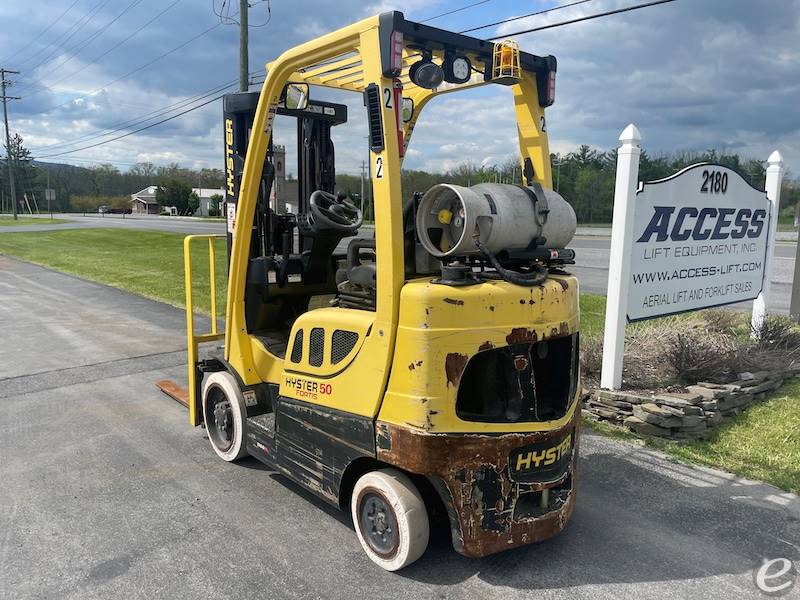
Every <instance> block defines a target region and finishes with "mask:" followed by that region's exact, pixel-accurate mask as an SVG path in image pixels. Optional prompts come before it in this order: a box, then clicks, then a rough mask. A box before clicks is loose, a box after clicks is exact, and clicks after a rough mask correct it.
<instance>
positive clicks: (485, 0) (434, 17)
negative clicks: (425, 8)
mask: <svg viewBox="0 0 800 600" xmlns="http://www.w3.org/2000/svg"><path fill="white" fill-rule="evenodd" d="M491 1H492V0H480V2H473V3H472V4H467V5H466V6H462V7H461V8H456V9H454V10H449V11H447V12H443V13H442V14H440V15H434V16H433V17H428V18H427V19H423V20H422V21H420V23H427V22H428V21H433V20H434V19H440V18H441V17H446V16H448V15H454V14H456V13H457V12H461V11H462V10H467V9H468V8H472V7H473V6H480V5H481V4H487V3H489V2H491Z"/></svg>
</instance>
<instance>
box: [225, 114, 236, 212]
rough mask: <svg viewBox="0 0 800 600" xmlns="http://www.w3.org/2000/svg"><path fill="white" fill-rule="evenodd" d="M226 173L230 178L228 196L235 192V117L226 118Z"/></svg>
mask: <svg viewBox="0 0 800 600" xmlns="http://www.w3.org/2000/svg"><path fill="white" fill-rule="evenodd" d="M225 174H226V175H227V178H228V196H230V197H231V198H232V197H233V196H234V193H233V119H225Z"/></svg>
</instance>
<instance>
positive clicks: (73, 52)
mask: <svg viewBox="0 0 800 600" xmlns="http://www.w3.org/2000/svg"><path fill="white" fill-rule="evenodd" d="M142 2H143V0H132V1H131V2H130V4H128V5H127V6H126V7H125V8H124V9H123V10H122V12H121V13H119V14H118V15H117V16H116V17H114V18H113V19H111V20H110V21H109V22H108V23H106V24H105V25H104V26H102V27H101V28H99V29H98V30H97V31H95V32H94V33H92V34H91V35H90V36H89V37H87V38H86V39H84V40H83V41H82V42H78V43H77V44H75V45H73V46H71V47H70V48H68V49H66V50H64V52H63V54H65V55H68V56H67V57H66V60H63V61H62V62H61V63H60V64H58V65H56V66H54V67H53V68H52V69H51V70H50V71H49V72H48V73H46V74H45V75H42V76H40V81H41V79H42V78H44V77H47V76H48V75H52V74H53V73H55V72H56V71H58V70H59V69H61V68H62V67H63V66H64V65H66V64H67V63H68V62H70V61H71V60H73V59H75V58H77V57H78V54H79V53H80V52H81V51H82V50H83V49H84V48H87V47H88V46H89V45H90V44H91V43H92V42H93V41H94V40H96V39H97V38H98V37H99V36H100V35H101V34H102V33H103V32H105V31H107V30H108V28H109V27H111V25H113V24H114V23H115V22H116V21H118V20H119V19H120V18H122V16H123V15H124V14H125V13H126V12H128V11H129V10H131V9H132V8H134V7H135V6H136V5H138V4H141V3H142ZM40 64H42V63H40ZM90 64H91V63H90ZM38 66H39V65H37V66H36V67H33V68H32V69H31V71H33V70H35V69H36V68H37V67H38ZM87 66H88V65H87ZM62 79H63V78H62ZM43 89H46V87H44V88H43ZM42 91H43V90H40V91H38V92H34V94H30V95H31V96H33V95H35V94H39V93H41V92H42Z"/></svg>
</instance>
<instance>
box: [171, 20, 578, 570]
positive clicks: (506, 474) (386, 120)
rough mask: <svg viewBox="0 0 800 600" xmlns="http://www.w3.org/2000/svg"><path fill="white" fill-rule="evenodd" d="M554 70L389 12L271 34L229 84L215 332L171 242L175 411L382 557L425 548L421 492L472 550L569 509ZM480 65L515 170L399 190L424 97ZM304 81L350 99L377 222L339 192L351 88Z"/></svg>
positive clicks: (571, 382) (487, 549) (570, 384)
mask: <svg viewBox="0 0 800 600" xmlns="http://www.w3.org/2000/svg"><path fill="white" fill-rule="evenodd" d="M555 75H556V60H555V58H554V57H552V56H545V57H540V56H535V55H532V54H528V53H525V52H521V51H520V50H519V47H518V46H517V45H516V43H514V42H512V41H504V42H500V43H492V42H487V41H483V40H480V39H476V38H473V37H469V36H465V35H460V34H456V33H451V32H448V31H445V30H442V29H437V28H434V27H429V26H427V25H424V24H421V23H415V22H412V21H408V20H406V19H405V18H404V16H403V14H402V13H400V12H389V13H384V14H381V15H379V16H375V17H372V18H368V19H365V20H363V21H360V22H358V23H355V24H353V25H350V26H348V27H345V28H343V29H340V30H339V31H335V32H333V33H329V34H327V35H323V36H321V37H319V38H317V39H315V40H312V41H310V42H307V43H305V44H302V45H300V46H297V47H295V48H292V49H290V50H287V51H286V52H284V53H283V54H282V55H281V56H280V57H279V58H278V59H277V60H275V61H273V62H271V63H269V64H268V65H267V77H266V80H265V82H264V84H263V88H262V89H261V92H260V93H240V94H232V95H228V96H226V97H225V98H224V122H225V165H226V174H227V194H226V213H227V222H228V236H227V237H228V248H229V280H228V281H229V282H228V296H227V312H226V321H225V332H224V334H222V333H218V332H217V331H216V329H213V330H212V332H211V333H209V334H196V333H195V331H194V325H193V321H192V305H191V273H190V268H191V256H190V253H191V241H192V239H191V238H188V239H187V241H186V243H185V247H186V249H187V251H188V252H187V305H188V306H187V312H188V315H187V316H188V318H187V324H188V329H189V333H188V336H189V390H188V391H187V392H186V394H187V396H188V398H187V404H188V405H189V408H190V420H191V423H192V424H193V425H198V424H201V423H203V424H204V425H205V428H206V430H207V432H208V438H209V440H210V442H211V446H212V447H213V449H214V451H215V452H216V453H217V454H218V455H219V456H220V457H221V458H222V459H223V460H226V461H235V460H237V459H241V458H242V457H244V456H247V455H250V456H253V457H255V458H256V459H258V460H259V461H262V462H263V463H265V464H266V465H268V466H269V467H270V468H271V469H273V470H275V471H276V472H278V473H281V474H283V475H285V476H286V477H288V478H290V479H291V480H293V481H295V482H296V483H298V484H299V485H301V486H303V487H304V488H306V489H308V490H310V491H311V492H313V493H314V494H317V495H318V496H320V497H321V498H323V499H325V500H327V501H328V502H330V503H332V504H334V505H336V506H339V507H341V508H342V509H345V510H350V511H351V513H352V518H353V524H354V527H355V530H356V533H357V535H358V539H359V540H360V542H361V545H362V546H363V548H364V551H365V552H366V553H367V555H368V556H369V557H370V559H372V560H373V561H374V562H375V563H377V564H378V565H380V566H381V567H383V568H384V569H388V570H397V569H400V568H402V567H404V566H406V565H408V564H410V563H412V562H413V561H415V560H416V559H418V558H419V557H420V556H421V555H422V554H423V552H424V551H425V548H426V546H427V544H428V536H429V519H430V515H431V513H436V511H437V510H439V511H440V513H441V514H442V515H443V517H442V519H443V521H444V520H449V524H450V527H451V529H452V539H453V545H454V546H455V549H456V550H457V551H458V552H460V553H461V554H464V555H466V556H470V557H481V556H485V555H488V554H491V553H494V552H498V551H501V550H507V549H509V548H514V547H516V546H520V545H522V544H530V543H532V542H536V541H539V540H543V539H545V538H548V537H550V536H553V535H555V534H556V533H558V532H559V531H561V530H562V529H563V528H564V526H565V524H566V522H567V520H568V518H569V516H570V514H571V513H572V511H573V507H574V505H575V476H576V472H575V469H576V462H577V444H578V437H577V434H578V424H579V414H580V408H579V402H578V401H577V396H578V389H579V381H578V373H579V368H578V364H579V361H578V317H579V313H578V285H577V281H576V279H575V278H574V277H572V276H570V275H569V274H568V273H567V272H566V271H565V270H564V269H565V267H566V265H568V264H572V263H573V262H574V252H573V251H572V250H570V249H568V248H567V245H568V244H569V242H570V240H571V239H572V237H573V235H574V232H575V225H576V223H575V213H574V211H573V210H572V208H571V207H570V205H569V204H568V203H567V202H566V201H565V200H564V199H563V198H561V196H559V195H558V194H557V193H555V192H554V191H553V190H552V183H551V181H552V180H551V168H550V159H549V150H548V143H547V134H546V128H545V117H544V109H545V107H547V106H550V105H551V104H552V103H553V100H554V91H555ZM489 84H497V85H501V86H509V87H510V91H511V92H512V94H511V95H513V103H514V110H515V113H516V121H517V132H518V138H519V152H520V157H521V160H520V172H521V178H520V180H519V185H510V184H498V183H481V184H478V185H473V186H471V187H462V186H458V185H450V184H439V185H435V186H434V187H433V188H431V189H429V190H427V191H418V190H402V189H401V186H400V169H401V165H402V162H403V156H404V155H405V154H406V149H407V147H408V144H409V141H410V140H411V137H412V132H413V130H414V125H415V123H416V122H417V119H418V118H419V115H420V112H421V111H422V110H423V108H424V107H425V106H426V104H427V103H428V102H429V101H430V100H431V99H433V98H435V97H436V96H439V95H441V94H447V93H452V92H458V91H461V90H467V89H471V88H475V87H477V86H484V85H489ZM317 86H321V87H325V88H333V89H335V90H345V91H352V92H354V93H357V94H360V95H361V96H362V97H363V104H364V107H365V111H366V121H367V125H368V145H369V156H370V161H371V183H372V188H373V193H374V215H375V222H374V236H372V235H371V234H370V233H371V227H369V228H368V227H366V226H363V227H362V223H363V215H362V208H363V207H362V206H361V205H360V203H359V201H358V200H356V199H351V198H349V197H347V196H346V195H344V194H342V193H337V190H336V179H335V161H334V145H333V142H332V138H331V132H332V130H333V129H334V128H335V127H337V126H338V125H340V124H342V123H344V122H346V121H347V106H345V105H341V104H335V103H331V102H322V101H318V100H315V99H313V98H311V96H312V95H313V90H314V89H315V88H317ZM276 115H283V116H286V117H290V118H293V119H296V122H297V142H298V145H297V161H298V165H297V168H298V182H299V194H298V204H297V209H296V210H293V211H291V212H288V211H287V210H286V206H285V205H283V204H282V203H281V202H279V201H277V200H276V199H275V194H274V193H273V186H274V183H275V172H276V167H278V166H280V165H276V164H275V163H276V161H275V153H274V152H273V150H274V148H273V145H272V132H273V126H274V122H275V118H276ZM454 126H456V125H455V124H454ZM485 135H487V136H491V135H492V132H491V130H487V131H486V132H485ZM359 139H360V138H359ZM422 192H424V193H422ZM278 200H279V199H278ZM195 237H196V236H195ZM212 249H213V246H212ZM212 266H213V265H212ZM212 285H213V273H212ZM214 293H215V292H214V291H213V289H212V299H213V295H214ZM319 297H327V298H328V299H329V301H328V302H327V303H324V304H325V305H324V306H321V307H316V308H314V306H318V305H319V302H316V301H315V298H319ZM214 327H216V324H214ZM223 337H224V353H220V354H219V356H214V355H212V356H211V357H206V358H202V359H201V358H200V356H199V354H198V347H199V346H200V344H201V343H205V342H209V341H213V340H217V339H222V338H223Z"/></svg>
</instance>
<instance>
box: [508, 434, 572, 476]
mask: <svg viewBox="0 0 800 600" xmlns="http://www.w3.org/2000/svg"><path fill="white" fill-rule="evenodd" d="M571 457H572V436H571V435H568V436H567V437H565V438H564V439H563V440H560V441H558V442H556V443H553V442H545V443H542V444H533V445H531V446H524V447H522V448H517V449H516V450H514V451H512V452H511V454H510V456H509V457H508V466H509V471H510V475H511V479H513V480H514V481H521V482H534V481H536V482H544V481H553V480H555V479H558V478H559V477H561V476H562V475H563V474H564V471H565V469H566V467H567V465H568V464H569V460H570V458H571Z"/></svg>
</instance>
